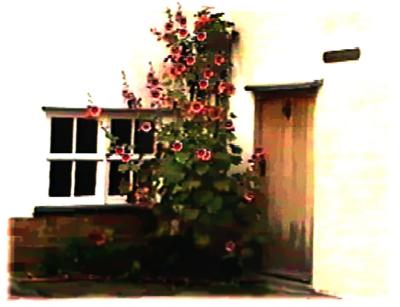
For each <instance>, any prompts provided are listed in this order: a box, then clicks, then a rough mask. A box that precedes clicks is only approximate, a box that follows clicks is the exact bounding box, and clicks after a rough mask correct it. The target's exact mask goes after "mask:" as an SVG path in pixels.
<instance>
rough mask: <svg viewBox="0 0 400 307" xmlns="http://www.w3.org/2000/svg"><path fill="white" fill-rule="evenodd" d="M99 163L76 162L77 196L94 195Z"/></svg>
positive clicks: (75, 193)
mask: <svg viewBox="0 0 400 307" xmlns="http://www.w3.org/2000/svg"><path fill="white" fill-rule="evenodd" d="M96 167H97V161H76V170H75V192H74V195H75V196H83V195H94V194H95V187H96Z"/></svg>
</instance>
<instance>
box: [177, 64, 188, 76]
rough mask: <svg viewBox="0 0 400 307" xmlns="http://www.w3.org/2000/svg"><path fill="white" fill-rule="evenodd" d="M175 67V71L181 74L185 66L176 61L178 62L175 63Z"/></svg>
mask: <svg viewBox="0 0 400 307" xmlns="http://www.w3.org/2000/svg"><path fill="white" fill-rule="evenodd" d="M175 69H176V71H177V73H178V74H179V75H181V74H183V73H184V72H185V70H186V67H185V65H183V64H182V63H178V64H176V66H175Z"/></svg>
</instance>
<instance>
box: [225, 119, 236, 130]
mask: <svg viewBox="0 0 400 307" xmlns="http://www.w3.org/2000/svg"><path fill="white" fill-rule="evenodd" d="M224 128H225V130H227V131H234V130H235V126H234V125H233V122H232V121H231V120H227V121H226V122H225V125H224Z"/></svg>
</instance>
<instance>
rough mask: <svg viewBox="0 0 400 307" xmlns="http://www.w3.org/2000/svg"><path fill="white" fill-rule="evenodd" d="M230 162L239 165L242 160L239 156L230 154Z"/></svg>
mask: <svg viewBox="0 0 400 307" xmlns="http://www.w3.org/2000/svg"><path fill="white" fill-rule="evenodd" d="M231 162H232V164H234V165H239V164H240V163H241V162H242V157H241V156H231Z"/></svg>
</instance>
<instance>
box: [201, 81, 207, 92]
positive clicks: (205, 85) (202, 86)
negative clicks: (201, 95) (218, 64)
mask: <svg viewBox="0 0 400 307" xmlns="http://www.w3.org/2000/svg"><path fill="white" fill-rule="evenodd" d="M207 87H208V80H200V81H199V89H200V90H205V89H206V88H207Z"/></svg>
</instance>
